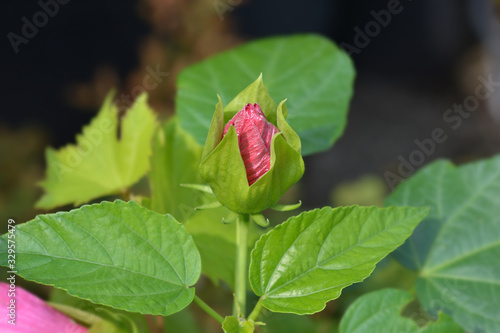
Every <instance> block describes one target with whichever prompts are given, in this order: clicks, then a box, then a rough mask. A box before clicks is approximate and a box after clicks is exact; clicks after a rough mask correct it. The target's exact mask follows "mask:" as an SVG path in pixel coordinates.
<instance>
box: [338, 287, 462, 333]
mask: <svg viewBox="0 0 500 333" xmlns="http://www.w3.org/2000/svg"><path fill="white" fill-rule="evenodd" d="M412 299H413V296H412V295H411V294H410V293H408V292H406V291H402V290H396V289H383V290H379V291H375V292H372V293H369V294H366V295H363V296H361V297H360V298H358V299H357V300H356V301H355V302H354V303H353V304H352V305H351V306H350V307H349V309H347V312H346V313H345V315H344V316H343V317H342V320H341V321H340V333H365V332H384V333H401V332H404V333H464V330H463V329H462V328H461V327H460V326H459V325H458V324H457V323H455V322H454V321H453V320H452V319H451V318H450V317H448V316H447V315H445V314H440V316H439V320H438V321H437V322H429V323H428V324H427V325H426V326H425V327H421V328H420V327H418V326H417V324H416V323H415V322H414V321H413V320H412V319H410V318H405V317H402V316H401V312H402V310H403V308H404V307H405V306H406V305H407V304H408V303H410V302H411V300H412Z"/></svg>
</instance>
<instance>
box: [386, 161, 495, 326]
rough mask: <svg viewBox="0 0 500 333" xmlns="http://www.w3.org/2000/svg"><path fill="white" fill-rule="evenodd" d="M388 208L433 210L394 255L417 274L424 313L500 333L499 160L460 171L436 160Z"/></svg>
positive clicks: (404, 186)
mask: <svg viewBox="0 0 500 333" xmlns="http://www.w3.org/2000/svg"><path fill="white" fill-rule="evenodd" d="M387 204H389V205H426V206H430V207H431V211H430V214H429V216H428V217H427V218H426V219H425V220H424V221H423V222H422V224H421V225H420V226H419V227H418V228H417V229H416V230H415V233H414V235H412V237H411V238H410V239H409V240H408V241H407V242H406V243H405V245H404V246H402V247H401V249H400V250H399V251H398V252H397V254H396V258H398V259H399V260H400V261H401V262H402V263H403V264H405V265H407V266H409V267H410V268H413V269H416V270H418V271H419V275H420V277H419V279H418V280H417V282H416V291H417V296H418V298H419V300H420V302H421V303H422V305H423V306H424V308H425V309H426V310H427V311H429V312H430V313H431V314H433V315H435V314H436V313H437V312H438V311H443V312H445V313H448V314H450V315H451V316H452V317H453V318H454V319H455V321H456V322H458V323H459V324H461V325H462V326H463V327H465V328H466V329H467V330H469V331H471V332H475V331H480V332H491V333H496V332H500V316H498V304H500V265H499V264H498V258H499V257H500V241H499V235H500V219H499V216H500V156H497V157H494V158H491V159H487V160H483V161H479V162H475V163H470V164H466V165H464V166H461V167H455V166H454V165H453V164H451V163H450V162H448V161H437V162H434V163H432V164H431V165H429V166H427V167H425V168H423V169H422V170H420V171H419V172H418V173H417V174H415V175H414V176H413V177H411V178H410V179H409V180H407V181H406V182H405V183H403V184H402V185H401V186H399V187H398V188H397V189H396V191H395V192H394V193H393V194H392V195H391V196H390V198H389V199H388V200H387Z"/></svg>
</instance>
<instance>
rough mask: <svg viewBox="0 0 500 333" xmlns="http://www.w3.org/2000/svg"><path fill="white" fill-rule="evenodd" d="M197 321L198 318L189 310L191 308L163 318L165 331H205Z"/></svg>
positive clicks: (168, 332) (183, 332)
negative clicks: (201, 329)
mask: <svg viewBox="0 0 500 333" xmlns="http://www.w3.org/2000/svg"><path fill="white" fill-rule="evenodd" d="M196 323H197V320H196V318H195V317H194V316H193V314H192V313H191V311H189V308H185V309H183V310H182V311H180V312H177V313H175V314H173V315H171V316H168V317H164V318H163V327H164V332H165V333H177V332H179V333H181V332H182V333H203V332H201V331H200V329H199V327H198V326H197V325H196Z"/></svg>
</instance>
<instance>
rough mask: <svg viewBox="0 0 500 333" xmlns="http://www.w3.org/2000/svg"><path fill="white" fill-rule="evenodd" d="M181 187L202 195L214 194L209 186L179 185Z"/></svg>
mask: <svg viewBox="0 0 500 333" xmlns="http://www.w3.org/2000/svg"><path fill="white" fill-rule="evenodd" d="M180 185H181V186H182V187H185V188H189V189H191V190H195V191H200V192H203V193H208V194H214V192H213V191H212V189H211V188H210V186H208V185H203V184H180Z"/></svg>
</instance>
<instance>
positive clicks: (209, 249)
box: [185, 208, 261, 288]
mask: <svg viewBox="0 0 500 333" xmlns="http://www.w3.org/2000/svg"><path fill="white" fill-rule="evenodd" d="M227 213H228V211H227V209H225V208H217V209H211V210H207V211H200V212H197V213H196V214H194V215H193V216H191V218H190V219H189V220H188V221H186V222H185V227H186V230H187V231H188V232H189V233H190V234H191V235H192V236H193V240H194V242H195V244H196V247H197V248H198V249H199V251H200V255H201V261H202V262H203V265H202V272H203V274H205V275H206V276H207V277H209V278H210V280H212V282H213V283H214V284H215V285H218V284H219V280H223V281H225V282H226V283H227V284H228V285H229V286H230V287H231V288H232V287H234V274H235V273H234V271H235V265H236V251H237V249H236V224H235V223H232V224H224V223H222V218H221V217H222V216H224V215H227ZM260 235H261V229H260V228H258V227H256V226H254V225H252V224H251V225H250V228H249V239H248V247H249V250H251V249H252V248H253V245H254V244H255V242H256V241H257V239H258V238H259V236H260Z"/></svg>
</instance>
